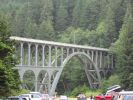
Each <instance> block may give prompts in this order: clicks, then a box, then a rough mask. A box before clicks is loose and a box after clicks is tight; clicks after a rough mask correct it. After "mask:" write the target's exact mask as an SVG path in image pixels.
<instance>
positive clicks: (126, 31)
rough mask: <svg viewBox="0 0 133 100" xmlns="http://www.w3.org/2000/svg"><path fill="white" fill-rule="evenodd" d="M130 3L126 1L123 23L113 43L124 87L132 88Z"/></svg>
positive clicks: (132, 56)
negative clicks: (117, 37)
mask: <svg viewBox="0 0 133 100" xmlns="http://www.w3.org/2000/svg"><path fill="white" fill-rule="evenodd" d="M132 9H133V8H132V6H131V3H130V2H128V3H127V11H126V14H125V18H124V23H123V25H122V28H121V30H120V35H119V39H118V40H117V42H116V43H115V49H114V50H115V52H116V55H117V67H118V72H119V73H120V74H119V76H120V79H121V83H122V86H123V88H124V89H127V90H132V89H133V73H132V72H133V24H132V23H133V13H132V11H133V10H132Z"/></svg>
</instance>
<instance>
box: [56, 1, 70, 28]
mask: <svg viewBox="0 0 133 100" xmlns="http://www.w3.org/2000/svg"><path fill="white" fill-rule="evenodd" d="M66 8H67V7H66V2H65V1H64V0H61V1H60V4H59V8H58V9H57V10H56V17H55V30H56V31H64V30H65V29H66V28H67V25H68V22H67V17H68V12H67V9H66Z"/></svg>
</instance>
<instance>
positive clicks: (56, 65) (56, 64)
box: [55, 46, 57, 67]
mask: <svg viewBox="0 0 133 100" xmlns="http://www.w3.org/2000/svg"><path fill="white" fill-rule="evenodd" d="M55 67H57V46H55Z"/></svg>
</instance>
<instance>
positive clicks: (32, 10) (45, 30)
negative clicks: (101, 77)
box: [0, 0, 133, 92]
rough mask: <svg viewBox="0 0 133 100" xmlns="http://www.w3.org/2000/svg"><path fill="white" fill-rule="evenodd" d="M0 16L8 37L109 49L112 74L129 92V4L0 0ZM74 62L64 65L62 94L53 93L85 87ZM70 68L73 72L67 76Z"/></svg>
mask: <svg viewBox="0 0 133 100" xmlns="http://www.w3.org/2000/svg"><path fill="white" fill-rule="evenodd" d="M0 15H2V16H4V17H5V18H6V19H7V21H8V22H9V25H8V27H9V28H10V30H11V35H15V36H21V37H29V38H36V39H43V40H50V41H59V42H66V43H73V44H79V45H89V46H96V47H104V48H110V50H111V52H112V53H114V54H115V55H116V61H115V62H116V69H117V70H116V72H115V73H114V74H117V75H118V77H119V79H120V83H121V85H122V86H123V88H124V89H127V90H132V89H133V1H132V0H0ZM0 28H1V29H2V27H1V26H0ZM1 29H0V30H1ZM4 33H5V32H4ZM1 34H2V33H0V36H1ZM5 34H6V33H5ZM1 37H3V36H1ZM1 41H2V40H0V45H3V44H2V42H1ZM0 53H1V51H0ZM77 62H78V61H77V59H76V58H73V59H72V61H71V62H69V64H68V65H66V67H65V69H64V70H65V72H66V73H63V75H64V77H63V75H62V78H61V80H60V85H58V87H63V88H61V89H63V90H57V91H65V92H66V91H70V90H72V89H73V88H75V87H76V86H79V85H83V84H87V81H86V77H85V75H83V73H82V71H83V70H82V68H81V66H82V65H81V64H80V63H77ZM0 63H1V62H0ZM70 66H73V67H70ZM70 68H71V70H75V71H73V73H71V75H69V72H70V71H68V70H70ZM74 68H76V69H74ZM77 70H78V71H77ZM77 73H78V74H77ZM80 73H81V74H82V75H80ZM75 75H79V76H75ZM65 76H67V77H65ZM71 76H72V77H71ZM65 78H67V79H65ZM77 79H78V80H77ZM63 80H65V81H70V84H65V83H66V82H63ZM83 80H85V81H83ZM62 82H63V83H62ZM77 83H80V84H77ZM63 84H65V86H66V87H67V88H65V87H64V86H63Z"/></svg>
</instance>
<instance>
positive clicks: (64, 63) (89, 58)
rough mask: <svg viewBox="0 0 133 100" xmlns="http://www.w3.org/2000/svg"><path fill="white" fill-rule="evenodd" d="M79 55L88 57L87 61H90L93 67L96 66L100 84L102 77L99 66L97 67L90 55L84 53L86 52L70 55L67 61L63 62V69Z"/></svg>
mask: <svg viewBox="0 0 133 100" xmlns="http://www.w3.org/2000/svg"><path fill="white" fill-rule="evenodd" d="M78 55H83V56H85V57H87V59H88V60H89V61H90V63H92V65H93V66H94V68H95V70H96V73H97V76H98V79H99V82H100V80H101V77H100V73H99V69H98V67H97V66H96V65H95V63H94V62H93V61H92V59H91V57H90V56H89V55H88V54H86V53H84V52H74V53H72V54H70V55H69V56H68V57H66V58H65V60H64V61H63V65H62V67H64V66H65V65H66V64H67V62H68V61H69V60H70V59H71V58H72V57H74V56H78Z"/></svg>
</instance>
